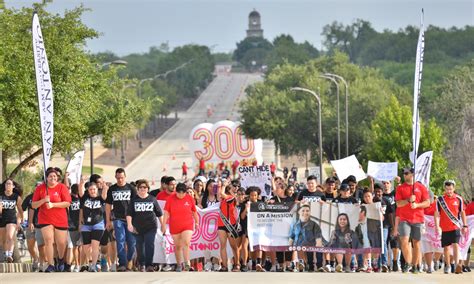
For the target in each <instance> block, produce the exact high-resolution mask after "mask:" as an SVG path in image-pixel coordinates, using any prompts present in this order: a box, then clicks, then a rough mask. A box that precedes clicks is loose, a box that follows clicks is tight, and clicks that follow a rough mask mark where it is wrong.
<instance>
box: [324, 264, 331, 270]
mask: <svg viewBox="0 0 474 284" xmlns="http://www.w3.org/2000/svg"><path fill="white" fill-rule="evenodd" d="M323 269H324V271H325V272H331V270H332V267H331V265H330V264H326V266H324V267H323Z"/></svg>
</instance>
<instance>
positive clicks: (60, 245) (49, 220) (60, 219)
mask: <svg viewBox="0 0 474 284" xmlns="http://www.w3.org/2000/svg"><path fill="white" fill-rule="evenodd" d="M59 176H60V175H59V173H58V172H57V171H56V170H55V169H53V168H49V169H48V170H47V171H46V182H45V183H42V184H40V185H39V186H38V187H36V189H35V193H34V194H33V202H32V203H31V207H32V208H33V209H36V208H39V211H38V226H39V227H40V228H41V233H42V234H43V239H44V243H45V259H46V261H47V262H48V263H49V265H48V267H47V268H46V270H45V272H53V271H54V270H55V269H54V259H53V255H54V251H53V243H55V244H56V246H57V253H58V258H59V261H58V270H59V271H62V270H64V253H65V252H66V246H67V232H68V227H69V225H68V218H67V212H66V208H67V207H69V205H70V204H71V195H70V194H69V190H68V188H67V187H66V186H65V185H64V184H62V183H59V182H58V180H59Z"/></svg>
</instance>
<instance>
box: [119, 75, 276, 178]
mask: <svg viewBox="0 0 474 284" xmlns="http://www.w3.org/2000/svg"><path fill="white" fill-rule="evenodd" d="M262 80H263V79H262V77H261V75H259V74H234V73H218V76H217V77H216V78H215V79H214V81H213V82H212V83H211V84H210V85H209V86H208V88H207V89H206V90H205V91H204V92H203V93H202V94H201V96H200V97H199V98H198V99H197V100H196V102H195V103H194V104H193V105H192V106H191V107H190V108H189V110H188V111H187V112H185V113H181V114H180V116H179V117H180V119H179V121H178V122H177V123H176V124H175V125H174V126H173V127H172V128H171V129H169V130H168V131H167V132H166V133H165V134H164V135H163V136H162V137H160V138H159V139H158V140H157V141H155V142H154V143H153V144H152V145H150V146H149V147H148V148H147V149H146V150H145V151H144V152H143V153H142V154H141V155H140V156H139V157H137V158H136V159H135V160H134V161H132V162H131V163H130V164H129V165H128V166H127V168H126V172H127V176H128V178H129V180H136V179H138V178H147V179H149V180H157V181H158V180H159V178H160V177H161V176H162V175H172V176H174V177H176V178H180V177H181V165H182V163H183V161H184V162H186V164H187V165H188V166H189V165H191V161H192V160H191V154H190V152H189V147H188V144H189V134H190V132H191V129H192V128H193V127H194V126H196V125H197V124H199V123H202V122H210V123H214V122H217V121H220V120H224V119H229V120H233V121H237V120H238V112H237V110H238V103H239V101H240V100H241V99H243V98H244V97H245V88H246V87H247V86H248V85H251V84H253V83H255V82H258V81H262ZM208 106H210V107H211V108H212V110H213V115H212V116H211V117H210V118H208V117H207V108H208ZM273 151H274V148H273V144H272V143H271V142H269V141H265V142H264V153H263V156H264V157H263V158H264V160H265V161H267V162H271V161H273V157H274V156H273V155H274V154H273V153H274V152H273ZM173 156H174V157H175V159H173Z"/></svg>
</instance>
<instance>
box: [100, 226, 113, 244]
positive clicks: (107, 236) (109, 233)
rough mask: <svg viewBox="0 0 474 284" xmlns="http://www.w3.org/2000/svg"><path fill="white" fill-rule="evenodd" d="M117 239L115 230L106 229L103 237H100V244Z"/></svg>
mask: <svg viewBox="0 0 474 284" xmlns="http://www.w3.org/2000/svg"><path fill="white" fill-rule="evenodd" d="M113 241H115V238H114V230H113V229H112V230H110V231H109V230H105V231H104V234H103V235H102V238H101V239H100V245H101V246H106V245H107V244H108V243H111V242H113Z"/></svg>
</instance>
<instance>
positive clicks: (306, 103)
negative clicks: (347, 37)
mask: <svg viewBox="0 0 474 284" xmlns="http://www.w3.org/2000/svg"><path fill="white" fill-rule="evenodd" d="M326 72H330V73H334V74H339V75H341V76H342V77H344V78H345V79H346V80H347V82H348V83H349V85H350V88H349V89H350V96H349V107H350V109H349V121H350V127H349V132H350V135H349V143H350V147H349V152H350V154H360V153H361V152H362V150H363V146H364V145H365V143H366V141H367V139H368V137H367V135H366V133H367V130H368V129H369V127H370V123H371V121H372V119H373V118H374V117H375V114H376V113H377V112H378V111H379V110H380V109H382V108H383V106H385V105H386V104H387V102H388V98H389V96H390V95H392V94H395V95H397V96H398V97H400V98H403V99H404V100H406V101H408V98H409V97H410V96H409V94H408V93H407V92H405V91H404V90H403V89H401V88H400V87H398V86H397V85H395V84H393V83H392V82H390V81H388V80H386V79H384V78H383V77H382V76H381V75H380V74H379V73H378V72H377V71H376V70H374V69H372V68H360V67H358V66H356V65H354V64H351V63H349V59H348V57H347V56H346V55H344V54H342V53H337V52H336V53H335V55H334V56H331V57H328V56H322V57H320V58H317V59H315V60H311V61H309V62H307V63H306V64H304V65H291V64H283V65H280V66H277V67H276V68H275V69H273V71H272V72H271V73H270V74H268V76H266V79H265V81H264V83H263V84H260V85H257V87H255V88H249V89H248V96H247V99H246V101H244V102H243V103H242V105H241V117H242V119H243V124H242V129H243V131H244V133H245V134H246V135H248V136H249V137H252V138H264V139H270V140H273V141H274V142H275V144H276V145H277V146H278V147H279V148H280V149H281V152H282V154H305V153H306V151H307V150H311V151H313V154H315V149H317V145H318V144H319V141H318V136H319V134H318V123H319V122H318V107H317V103H316V101H315V99H314V98H313V97H311V96H308V95H307V94H304V93H301V92H292V91H289V90H290V88H291V87H297V86H298V87H306V88H308V89H310V90H314V91H317V92H318V93H319V94H320V95H321V100H322V124H323V151H324V155H325V156H326V158H328V159H331V160H333V159H335V158H336V157H337V127H336V125H337V119H336V118H337V115H336V114H337V108H336V106H337V104H336V94H335V88H334V85H333V84H331V82H330V81H328V80H326V79H323V78H320V75H321V74H324V73H326ZM341 90H343V87H342V84H341ZM342 94H343V92H341V97H340V99H341V110H340V112H341V130H342V131H344V129H345V127H344V123H343V121H344V111H345V108H344V107H343V106H344V103H343V98H344V96H343V95H342ZM341 137H344V132H342V133H341ZM342 140H343V141H341V148H342V149H344V148H343V147H344V139H342Z"/></svg>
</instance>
